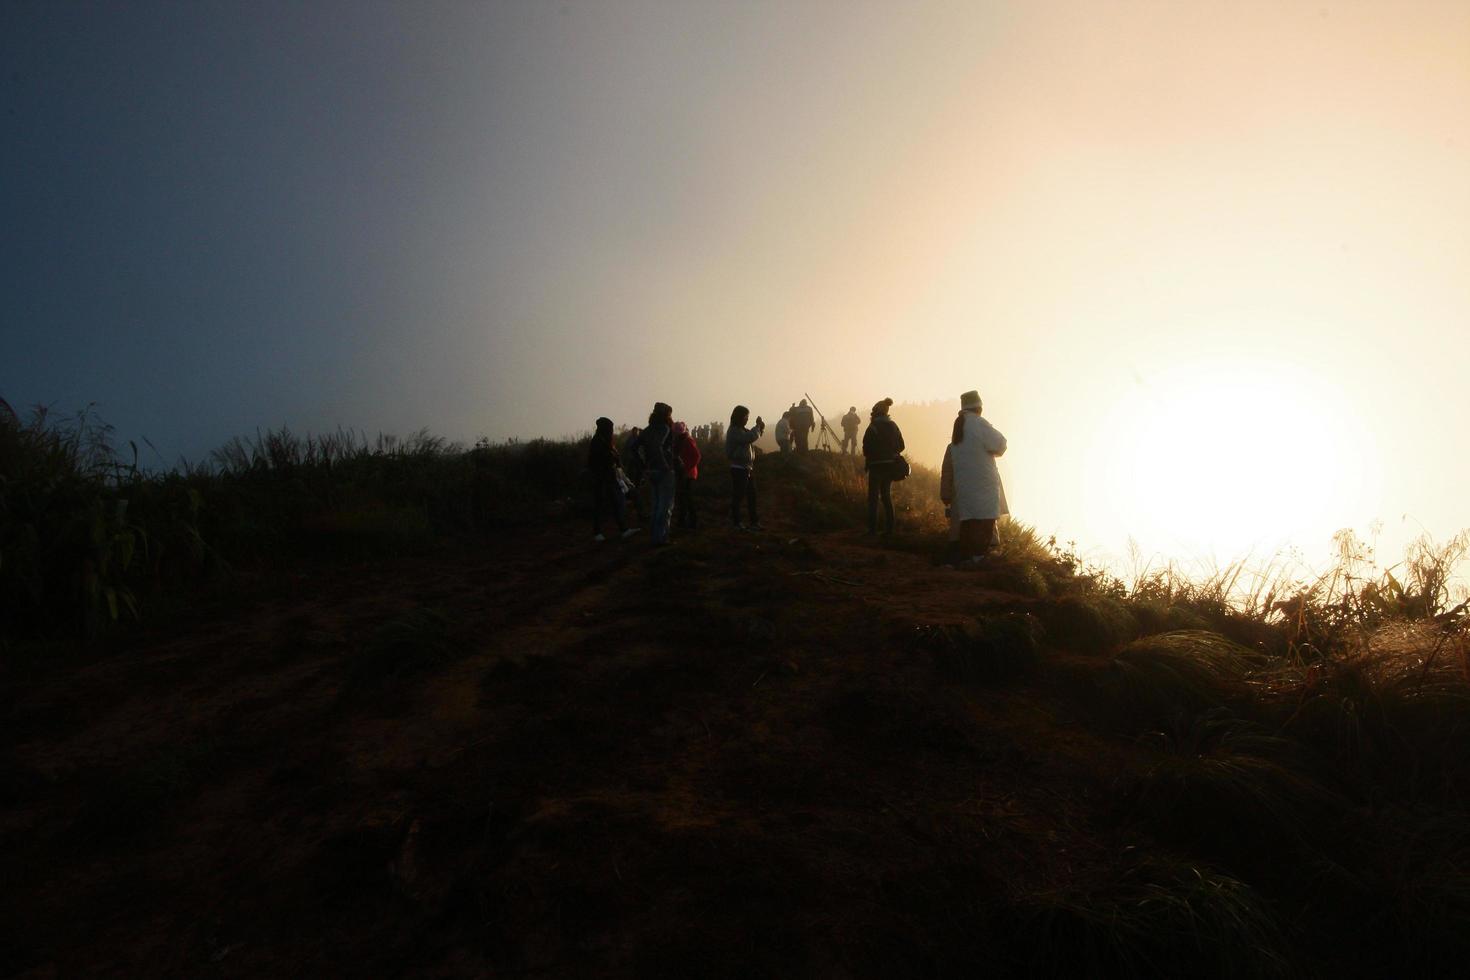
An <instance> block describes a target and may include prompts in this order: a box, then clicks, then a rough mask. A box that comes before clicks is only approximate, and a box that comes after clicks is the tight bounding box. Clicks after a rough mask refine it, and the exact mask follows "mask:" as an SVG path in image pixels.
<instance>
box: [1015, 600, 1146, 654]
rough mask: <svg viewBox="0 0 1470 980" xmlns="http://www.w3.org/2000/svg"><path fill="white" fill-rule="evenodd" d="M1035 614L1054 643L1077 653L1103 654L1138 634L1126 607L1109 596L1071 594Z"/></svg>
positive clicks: (1137, 628)
mask: <svg viewBox="0 0 1470 980" xmlns="http://www.w3.org/2000/svg"><path fill="white" fill-rule="evenodd" d="M1037 611H1038V614H1039V615H1040V616H1041V620H1042V622H1043V623H1044V624H1045V625H1046V632H1047V636H1048V637H1050V638H1051V640H1052V641H1053V642H1054V643H1056V644H1058V645H1060V646H1063V647H1066V648H1067V649H1070V650H1076V651H1079V652H1084V653H1101V652H1106V651H1108V650H1112V649H1115V648H1116V647H1118V646H1120V645H1121V644H1123V643H1126V642H1128V641H1129V640H1131V639H1133V638H1134V637H1135V636H1137V635H1138V633H1139V626H1138V620H1137V619H1135V618H1134V616H1133V613H1132V612H1130V611H1129V609H1128V606H1127V605H1126V604H1125V603H1123V602H1122V601H1121V600H1119V599H1115V598H1113V597H1112V596H1107V595H1071V596H1066V597H1064V598H1062V599H1058V600H1056V601H1054V602H1050V603H1047V604H1045V605H1043V606H1041V607H1040V608H1039V609H1038V610H1037Z"/></svg>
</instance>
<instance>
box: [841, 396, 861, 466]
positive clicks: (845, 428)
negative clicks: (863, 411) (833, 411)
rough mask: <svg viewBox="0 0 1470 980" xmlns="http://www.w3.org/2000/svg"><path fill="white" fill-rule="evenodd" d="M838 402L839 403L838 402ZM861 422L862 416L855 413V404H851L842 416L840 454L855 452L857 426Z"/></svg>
mask: <svg viewBox="0 0 1470 980" xmlns="http://www.w3.org/2000/svg"><path fill="white" fill-rule="evenodd" d="M839 404H840V403H839ZM862 424H863V419H862V416H860V415H858V413H857V406H856V405H853V406H852V407H851V408H849V409H848V410H847V414H846V415H844V416H842V454H843V455H844V456H845V455H847V454H848V453H856V452H857V432H858V426H860V425H862Z"/></svg>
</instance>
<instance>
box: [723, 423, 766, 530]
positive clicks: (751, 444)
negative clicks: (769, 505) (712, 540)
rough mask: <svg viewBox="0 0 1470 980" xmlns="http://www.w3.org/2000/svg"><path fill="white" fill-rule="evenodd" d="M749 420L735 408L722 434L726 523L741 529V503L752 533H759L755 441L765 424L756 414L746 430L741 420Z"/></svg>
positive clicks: (764, 428)
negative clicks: (727, 491) (727, 477)
mask: <svg viewBox="0 0 1470 980" xmlns="http://www.w3.org/2000/svg"><path fill="white" fill-rule="evenodd" d="M749 418H750V409H748V408H746V407H745V406H744V405H736V406H735V409H734V411H732V412H731V413H730V428H729V430H728V432H727V433H726V434H725V456H726V457H728V458H729V460H730V523H731V524H733V525H735V526H736V527H742V526H746V525H742V524H741V523H740V504H741V502H742V501H743V502H744V503H745V504H746V506H747V508H748V509H749V511H750V524H749V525H748V527H749V528H750V529H751V530H753V531H758V530H760V526H761V524H760V515H759V514H757V513H756V507H755V441H756V440H757V439H759V438H760V437H761V433H762V432H764V431H766V423H765V422H764V421H762V420H761V417H760V416H759V415H757V416H756V418H755V425H753V426H751V427H750V428H749V429H747V428H746V427H745V421H746V420H747V419H749Z"/></svg>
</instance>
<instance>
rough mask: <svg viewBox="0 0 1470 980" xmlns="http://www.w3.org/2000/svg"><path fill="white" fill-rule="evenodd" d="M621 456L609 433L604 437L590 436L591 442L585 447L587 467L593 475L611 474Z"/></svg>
mask: <svg viewBox="0 0 1470 980" xmlns="http://www.w3.org/2000/svg"><path fill="white" fill-rule="evenodd" d="M621 458H622V454H621V453H619V452H618V447H617V446H615V445H613V440H612V436H611V435H609V436H608V437H607V438H606V439H604V438H603V437H601V436H596V435H594V436H593V437H592V444H591V445H590V446H588V447H587V468H588V469H589V470H591V471H592V475H593V476H612V473H613V470H614V469H616V468H617V466H618V463H619V461H620V460H621Z"/></svg>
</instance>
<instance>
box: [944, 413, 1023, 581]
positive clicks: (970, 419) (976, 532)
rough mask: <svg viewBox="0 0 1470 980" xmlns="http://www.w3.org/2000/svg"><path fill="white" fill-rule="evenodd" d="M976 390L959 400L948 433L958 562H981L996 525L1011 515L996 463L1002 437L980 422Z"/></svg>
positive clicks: (1003, 444)
mask: <svg viewBox="0 0 1470 980" xmlns="http://www.w3.org/2000/svg"><path fill="white" fill-rule="evenodd" d="M982 407H983V406H982V404H981V401H980V393H979V392H978V391H967V392H965V393H964V394H963V395H961V396H960V413H959V415H958V416H956V417H955V420H954V429H953V430H952V431H951V433H950V446H949V457H950V464H951V466H952V467H953V468H954V489H953V491H952V492H953V498H954V499H953V503H951V505H950V508H951V511H952V515H953V520H954V521H955V522H956V523H957V524H958V525H959V557H960V558H961V559H963V560H967V561H972V562H978V561H983V560H984V558H985V556H986V554H987V553H989V551H990V548H991V545H992V544H993V542H994V540H995V524H996V521H998V520H999V519H1000V518H1001V517H1002V516H1003V515H1005V514H1009V513H1010V508H1009V507H1008V506H1007V505H1006V491H1005V487H1004V486H1003V485H1002V484H1001V482H1000V467H999V466H997V465H996V462H995V461H996V460H997V459H999V458H1000V457H1001V456H1003V455H1005V451H1006V437H1005V436H1003V435H1001V434H1000V431H999V430H997V429H996V427H995V426H993V425H991V424H990V420H989V419H986V418H982V417H981V414H980V412H981V410H982Z"/></svg>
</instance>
